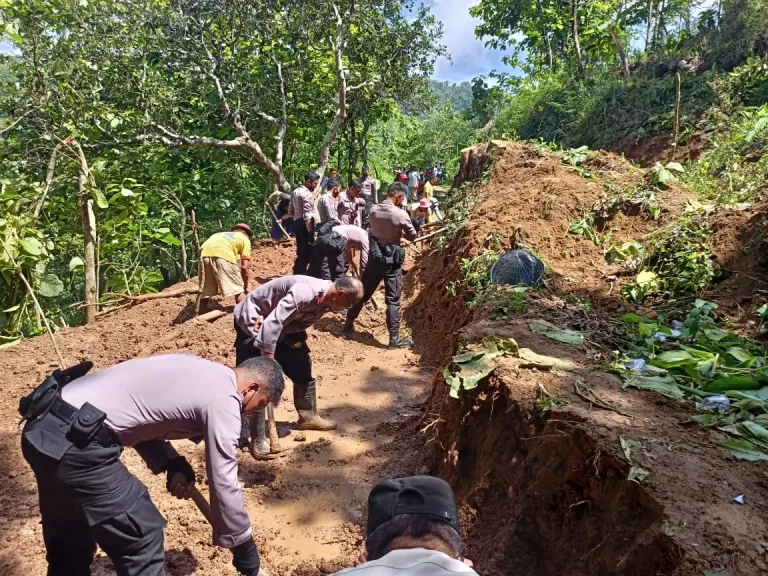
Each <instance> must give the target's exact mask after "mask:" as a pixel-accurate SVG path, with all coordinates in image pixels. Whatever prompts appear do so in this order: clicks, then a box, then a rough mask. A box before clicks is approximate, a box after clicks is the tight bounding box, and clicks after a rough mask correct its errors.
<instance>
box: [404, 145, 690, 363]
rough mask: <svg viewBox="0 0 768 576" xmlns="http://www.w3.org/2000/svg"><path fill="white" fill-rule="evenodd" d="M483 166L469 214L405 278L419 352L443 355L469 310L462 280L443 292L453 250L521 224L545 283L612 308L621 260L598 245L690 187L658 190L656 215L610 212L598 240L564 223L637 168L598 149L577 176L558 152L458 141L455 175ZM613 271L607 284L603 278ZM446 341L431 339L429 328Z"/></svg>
mask: <svg viewBox="0 0 768 576" xmlns="http://www.w3.org/2000/svg"><path fill="white" fill-rule="evenodd" d="M489 168H491V173H490V174H489V175H488V183H487V184H486V185H485V186H481V185H479V184H478V186H480V187H481V188H482V191H481V192H480V196H479V199H478V201H477V203H476V204H475V206H474V208H473V209H472V213H471V214H470V217H469V221H468V223H467V225H465V226H464V227H463V228H462V229H461V230H460V231H459V233H458V234H457V235H456V236H455V237H454V238H453V240H452V241H451V242H450V244H449V246H448V247H447V248H446V249H445V250H444V251H443V252H437V251H432V252H428V253H425V254H424V255H423V256H422V257H421V258H420V259H418V260H417V266H416V270H415V271H414V274H412V275H411V277H410V279H409V282H408V283H407V287H408V290H409V292H410V293H411V294H412V295H414V296H415V295H416V294H417V293H418V296H416V297H415V302H414V306H412V307H411V308H410V309H409V311H408V315H407V317H406V318H407V321H408V324H409V326H411V327H412V328H413V330H414V335H416V336H417V341H419V342H420V344H419V345H418V346H417V350H418V351H419V352H420V353H421V354H422V356H423V359H425V360H427V361H434V362H436V363H441V362H444V361H445V360H446V359H447V357H448V356H449V355H450V354H451V353H452V351H453V350H454V349H455V346H456V342H457V335H458V330H459V329H460V328H461V327H462V326H463V325H464V324H466V323H467V322H468V321H469V319H470V317H471V316H472V314H473V310H472V309H470V308H467V307H466V306H465V305H464V303H465V302H467V301H468V300H470V299H471V297H472V295H471V294H468V293H467V292H466V291H465V290H463V288H461V286H457V288H458V292H456V293H455V294H454V295H451V294H449V293H447V292H446V288H447V287H448V286H449V285H450V284H451V283H452V282H454V281H457V280H460V279H461V278H462V273H461V271H460V267H461V260H462V258H470V259H471V258H473V257H475V256H477V255H478V254H479V253H480V252H481V251H482V250H483V248H484V247H485V246H487V244H488V240H489V238H491V237H493V235H495V234H498V235H499V236H500V238H501V239H502V242H503V243H504V245H506V244H507V241H508V240H507V239H508V238H509V237H510V235H511V234H512V233H513V232H514V231H515V229H516V228H518V227H519V228H521V230H522V238H523V242H522V246H521V247H525V248H528V249H530V250H531V251H532V252H533V253H534V254H536V255H537V256H538V257H539V258H541V259H542V260H543V261H544V262H545V264H546V265H547V267H548V268H549V272H548V281H547V288H548V289H549V290H551V291H552V292H554V293H556V294H560V295H564V294H570V295H571V296H574V297H579V298H583V299H586V300H589V301H590V302H591V307H592V308H593V309H595V308H608V309H610V310H616V309H617V308H619V307H621V306H624V303H623V302H620V301H618V300H617V298H616V295H617V294H618V292H619V291H620V287H621V285H622V284H623V283H625V282H627V281H631V280H632V278H631V277H630V276H622V275H623V274H624V269H623V267H622V266H621V265H620V264H608V263H607V262H606V261H605V257H604V251H605V250H606V249H607V248H608V247H610V246H611V245H613V244H617V243H621V242H624V241H626V240H629V239H637V240H639V239H641V238H642V237H644V236H645V235H647V234H649V233H651V232H653V231H654V230H656V229H658V228H659V227H660V226H664V225H666V224H668V223H669V222H671V221H673V220H674V218H675V217H676V216H677V215H678V214H679V213H680V212H681V210H682V209H683V207H684V205H685V203H686V202H687V200H688V199H690V198H691V194H690V193H689V192H688V191H687V190H685V189H683V188H680V187H677V186H673V187H670V188H669V189H668V190H664V191H661V192H659V193H658V200H659V202H660V204H661V214H660V217H659V220H658V221H654V220H651V219H650V218H648V217H646V216H643V215H640V214H634V215H632V214H625V213H623V212H622V211H621V210H618V211H616V212H613V213H612V214H611V216H610V217H609V218H607V219H606V220H605V222H604V223H603V224H602V226H600V228H601V229H600V230H599V232H600V233H601V234H603V235H608V237H609V241H608V242H606V244H604V245H603V246H597V245H596V244H595V243H593V242H592V241H590V240H588V239H587V238H586V237H584V236H577V235H573V234H569V233H568V230H569V227H570V226H571V223H572V222H574V221H577V220H579V219H581V218H582V217H583V215H584V214H585V213H587V212H591V211H592V210H593V209H594V208H595V207H596V206H597V205H599V204H600V203H603V204H604V203H605V201H606V198H609V199H610V198H613V197H616V196H617V194H616V193H617V191H620V190H629V189H632V188H633V187H636V186H641V185H642V184H643V182H644V175H643V173H642V172H641V171H639V170H637V169H636V168H633V167H632V165H631V164H630V163H628V162H627V161H626V160H624V159H622V158H621V157H619V156H616V155H615V154H611V153H608V152H599V153H597V154H596V155H594V156H593V157H592V158H590V159H589V160H588V161H587V162H585V163H584V164H583V165H582V166H581V168H583V169H584V170H587V171H588V172H589V173H590V174H591V175H593V176H594V178H585V177H583V176H581V175H579V172H578V171H575V170H573V169H572V168H570V167H568V166H566V165H564V164H563V162H562V158H561V156H560V155H559V154H554V153H549V152H546V151H542V150H541V149H539V148H536V147H534V146H532V145H529V144H522V143H516V142H501V141H493V142H490V143H488V144H482V145H478V146H476V147H474V148H471V149H468V150H465V151H464V152H463V157H462V167H461V170H460V172H459V175H458V177H457V181H456V184H462V183H463V182H471V181H472V180H476V179H479V178H480V177H481V175H482V174H483V171H485V170H488V169H489ZM612 275H616V276H618V277H619V278H618V280H617V281H616V282H615V283H614V285H613V286H611V283H609V282H608V281H607V280H606V278H607V277H609V276H612ZM437 334H439V335H440V336H442V337H443V338H444V339H445V340H444V341H443V342H442V343H441V344H440V345H436V343H435V341H434V335H437Z"/></svg>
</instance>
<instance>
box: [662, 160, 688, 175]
mask: <svg viewBox="0 0 768 576" xmlns="http://www.w3.org/2000/svg"><path fill="white" fill-rule="evenodd" d="M666 169H667V170H674V171H675V172H680V173H683V172H685V168H683V165H682V164H680V163H679V162H667V165H666Z"/></svg>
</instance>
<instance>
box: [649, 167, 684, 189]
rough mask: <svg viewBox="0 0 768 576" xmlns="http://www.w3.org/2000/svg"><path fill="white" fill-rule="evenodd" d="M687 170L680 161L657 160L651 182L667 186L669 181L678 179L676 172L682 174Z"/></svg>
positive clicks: (652, 169)
mask: <svg viewBox="0 0 768 576" xmlns="http://www.w3.org/2000/svg"><path fill="white" fill-rule="evenodd" d="M683 172H685V168H683V165H682V164H680V163H679V162H667V163H666V164H662V163H661V162H656V164H654V166H653V168H651V172H650V173H651V182H652V183H653V184H655V185H657V186H662V187H666V186H667V184H668V183H669V182H674V181H676V180H677V177H676V176H675V174H676V173H677V174H682V173H683Z"/></svg>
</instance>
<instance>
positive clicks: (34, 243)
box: [19, 236, 43, 256]
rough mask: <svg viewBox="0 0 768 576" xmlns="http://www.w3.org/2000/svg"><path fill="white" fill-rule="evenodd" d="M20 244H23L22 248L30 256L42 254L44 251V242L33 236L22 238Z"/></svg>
mask: <svg viewBox="0 0 768 576" xmlns="http://www.w3.org/2000/svg"><path fill="white" fill-rule="evenodd" d="M19 244H20V245H21V249H22V250H24V252H26V253H27V254H29V255H30V256H40V254H42V253H43V244H42V243H41V242H40V240H38V239H37V238H34V237H32V236H27V237H26V238H22V239H21V242H20V243H19Z"/></svg>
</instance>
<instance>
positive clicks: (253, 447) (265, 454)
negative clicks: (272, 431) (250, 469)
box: [248, 408, 274, 460]
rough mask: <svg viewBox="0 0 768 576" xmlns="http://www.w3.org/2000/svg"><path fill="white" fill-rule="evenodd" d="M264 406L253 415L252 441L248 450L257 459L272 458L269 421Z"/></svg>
mask: <svg viewBox="0 0 768 576" xmlns="http://www.w3.org/2000/svg"><path fill="white" fill-rule="evenodd" d="M264 412H265V409H264V408H259V409H258V410H256V412H254V413H253V416H251V441H250V442H249V443H248V451H249V452H250V453H251V456H253V458H254V459H255V460H271V459H272V458H274V456H273V455H272V454H270V451H269V450H270V446H269V438H267V422H266V419H265V418H264Z"/></svg>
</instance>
